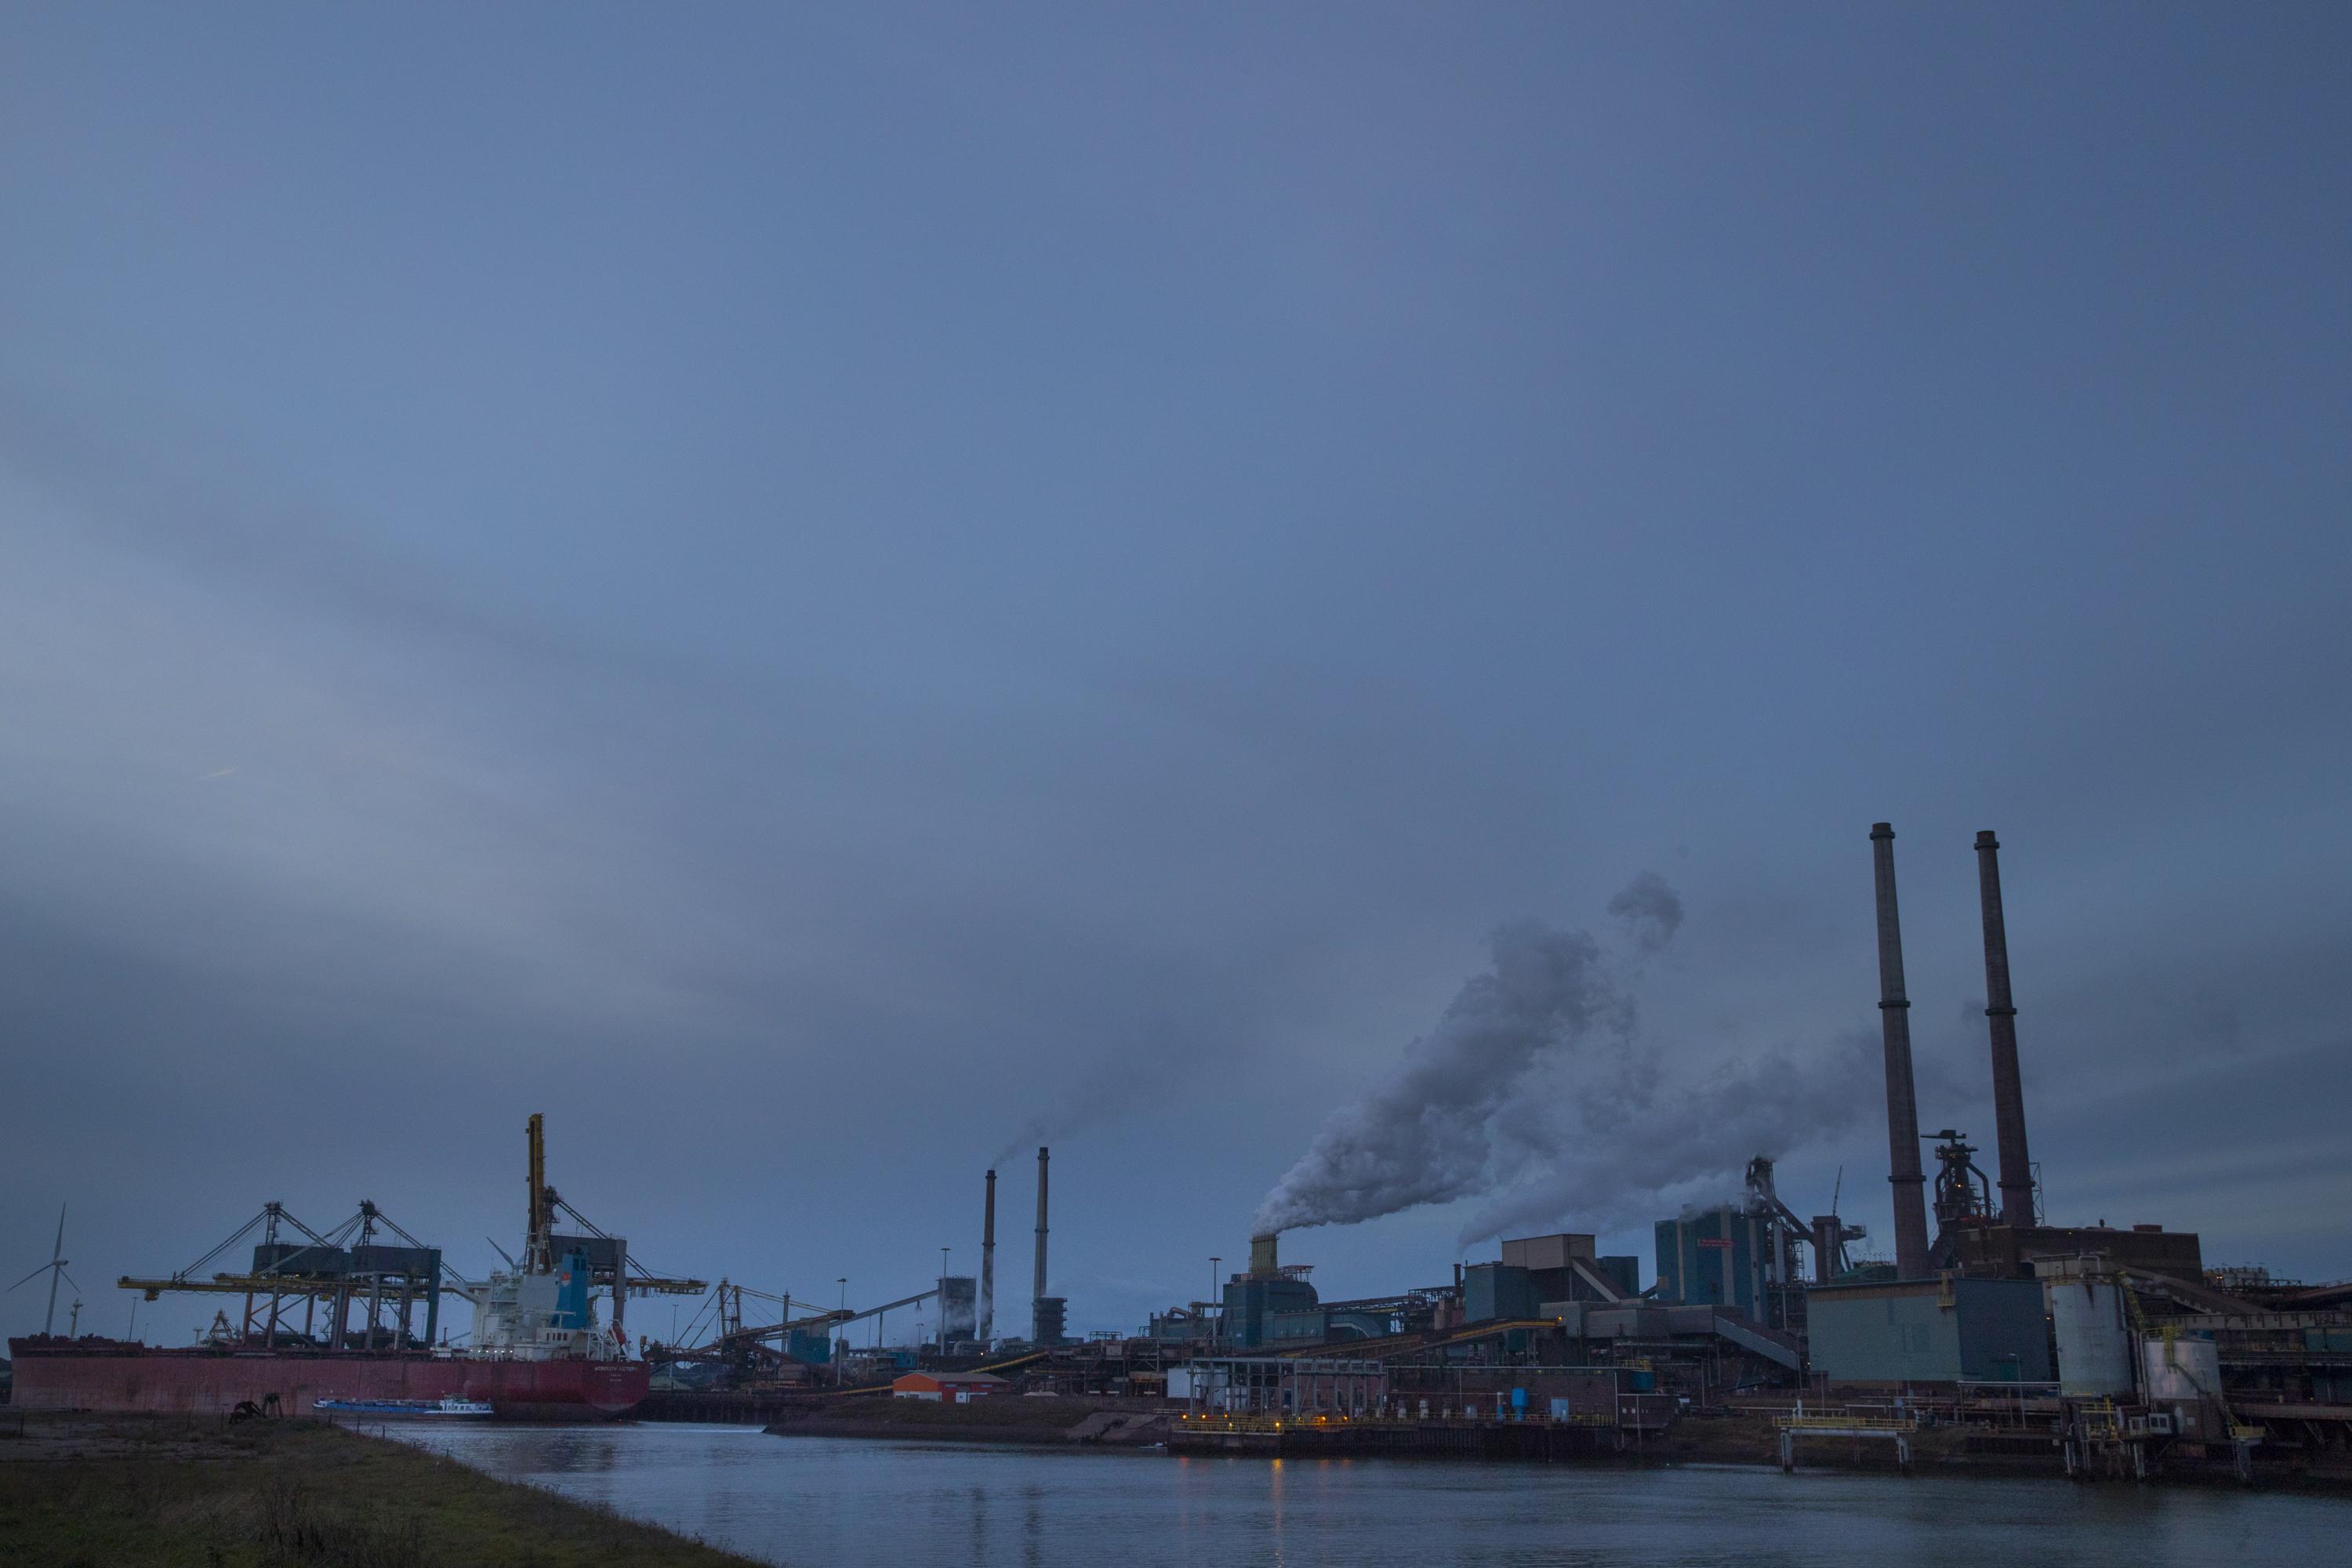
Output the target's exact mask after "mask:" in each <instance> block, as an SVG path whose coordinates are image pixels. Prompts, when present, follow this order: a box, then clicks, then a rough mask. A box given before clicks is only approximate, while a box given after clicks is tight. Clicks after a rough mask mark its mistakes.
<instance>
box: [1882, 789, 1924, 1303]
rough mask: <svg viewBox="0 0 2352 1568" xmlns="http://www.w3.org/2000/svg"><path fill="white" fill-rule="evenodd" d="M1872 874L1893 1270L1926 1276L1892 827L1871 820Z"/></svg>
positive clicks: (1921, 1184)
mask: <svg viewBox="0 0 2352 1568" xmlns="http://www.w3.org/2000/svg"><path fill="white" fill-rule="evenodd" d="M1870 849H1871V860H1872V862H1873V865H1874V869H1875V870H1876V872H1877V879H1878V1019H1879V1026H1880V1028H1881V1029H1882V1030H1883V1031H1884V1033H1885V1037H1886V1142H1887V1152H1888V1156H1889V1162H1890V1169H1889V1171H1888V1173H1887V1178H1886V1179H1887V1180H1888V1181H1889V1182H1891V1183H1893V1184H1894V1186H1895V1275H1896V1277H1897V1278H1899V1279H1926V1278H1927V1175H1926V1173H1924V1172H1923V1171H1921V1170H1920V1168H1919V1100H1918V1096H1917V1094H1916V1092H1915V1090H1914V1089H1913V1088H1912V1084H1911V1016H1910V1008H1911V1004H1910V1001H1909V1000H1908V999H1907V998H1906V997H1905V995H1904V994H1903V923H1902V921H1901V919H1900V918H1899V917H1898V916H1897V915H1896V913H1895V828H1894V826H1893V825H1892V824H1889V823H1885V822H1880V823H1874V824H1873V825H1872V826H1871V829H1870Z"/></svg>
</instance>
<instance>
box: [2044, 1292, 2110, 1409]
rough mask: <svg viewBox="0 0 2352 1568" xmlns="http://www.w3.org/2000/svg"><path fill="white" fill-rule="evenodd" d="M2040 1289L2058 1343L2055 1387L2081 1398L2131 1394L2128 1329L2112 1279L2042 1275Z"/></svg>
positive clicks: (2064, 1392) (2061, 1391)
mask: <svg viewBox="0 0 2352 1568" xmlns="http://www.w3.org/2000/svg"><path fill="white" fill-rule="evenodd" d="M2042 1294H2043V1295H2044V1297H2045V1298H2046V1299H2047V1300H2048V1301H2049V1303H2050V1327H2051V1331H2052V1333H2053V1336H2054V1337H2055V1338H2056V1340H2057V1342H2058V1391H2059V1392H2060V1393H2061V1394H2071V1395H2076V1396H2082V1397H2090V1396H2095V1395H2103V1394H2105V1395H2113V1394H2129V1393H2131V1391H2132V1355H2131V1331H2130V1330H2129V1328H2128V1327H2127V1326H2126V1323H2125V1321H2124V1293H2123V1291H2122V1290H2121V1289H2118V1288H2117V1287H2116V1282H2115V1281H2114V1280H2113V1279H2103V1278H2101V1277H2099V1276H2097V1275H2094V1274H2073V1275H2065V1276H2062V1277H2060V1278H2057V1279H2045V1280H2044V1281H2043V1282H2042Z"/></svg>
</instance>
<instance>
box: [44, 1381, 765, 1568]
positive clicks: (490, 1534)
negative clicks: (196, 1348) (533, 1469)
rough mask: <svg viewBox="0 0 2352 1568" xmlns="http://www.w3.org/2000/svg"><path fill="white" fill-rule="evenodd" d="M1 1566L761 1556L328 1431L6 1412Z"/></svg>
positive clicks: (394, 1565)
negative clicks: (726, 1549) (720, 1548)
mask: <svg viewBox="0 0 2352 1568" xmlns="http://www.w3.org/2000/svg"><path fill="white" fill-rule="evenodd" d="M0 1558H5V1561H6V1562H7V1563H10V1564H11V1565H12V1568H14V1565H16V1564H23V1565H25V1568H69V1565H95V1564H100V1563H141V1564H153V1565H156V1568H182V1565H185V1568H263V1565H265V1564H268V1565H275V1564H285V1563H365V1564H368V1565H370V1568H427V1565H429V1564H441V1563H466V1564H468V1565H469V1568H509V1565H513V1568H520V1565H522V1564H530V1565H531V1568H588V1565H589V1564H592V1563H593V1564H595V1565H597V1568H742V1565H743V1564H746V1563H749V1562H750V1561H751V1560H750V1559H748V1558H742V1557H737V1556H733V1555H731V1554H730V1553H728V1552H719V1551H718V1550H716V1549H714V1548H711V1547H708V1546H704V1545H701V1544H699V1543H698V1542H691V1541H687V1540H684V1539H682V1538H681V1537H678V1536H676V1535H672V1534H670V1533H669V1532H667V1531H662V1530H657V1529H655V1528H654V1527H652V1526H650V1525H643V1524H637V1523H635V1522H632V1521H628V1520H625V1519H621V1518H619V1517H617V1516H616V1515H614V1514H611V1513H606V1512H604V1511H601V1510H596V1509H593V1508H589V1507H587V1506H585V1505H583V1504H581V1503H576V1502H572V1501H571V1500H567V1499H564V1498H560V1497H557V1496H555V1495H554V1494H553V1493H551V1492H545V1491H541V1490H538V1489H534V1488H530V1487H525V1486H519V1485H516V1484H514V1483H513V1482H510V1481H500V1480H494V1479H491V1478H489V1477H488V1476H485V1475H481V1474H479V1473H478V1472H476V1471H473V1470H469V1469H467V1468H465V1467H464V1466H462V1465H460V1464H458V1463H457V1461H455V1460H453V1459H446V1458H440V1457H438V1456H436V1455H433V1454H427V1453H425V1452H423V1451H422V1450H420V1449H417V1448H413V1447H408V1446H407V1445H405V1444H402V1443H397V1442H391V1441H386V1440H384V1439H382V1438H379V1437H373V1436H362V1435H360V1434H358V1433H356V1432H352V1431H348V1430H343V1429H340V1428H337V1427H333V1426H327V1425H325V1424H324V1423H320V1422H311V1421H292V1420H287V1421H247V1422H240V1423H237V1424H236V1425H230V1424H229V1423H227V1422H226V1421H223V1420H219V1419H206V1418H193V1417H186V1416H169V1415H67V1414H62V1413H58V1414H49V1413H46V1412H18V1411H12V1410H6V1409H0Z"/></svg>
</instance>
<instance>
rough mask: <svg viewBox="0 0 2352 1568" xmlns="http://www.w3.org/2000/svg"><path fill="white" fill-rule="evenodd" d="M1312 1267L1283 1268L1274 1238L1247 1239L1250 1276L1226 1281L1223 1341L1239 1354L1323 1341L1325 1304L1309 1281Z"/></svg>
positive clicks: (1292, 1266)
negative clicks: (1288, 1344) (1241, 1351)
mask: <svg viewBox="0 0 2352 1568" xmlns="http://www.w3.org/2000/svg"><path fill="white" fill-rule="evenodd" d="M1312 1271H1313V1266H1312V1265H1310V1264H1292V1265H1290V1266H1289V1267H1287V1268H1286V1267H1284V1266H1283V1264H1282V1262H1281V1261H1280V1259H1279V1258H1277V1257H1276V1238H1275V1237H1271V1236H1254V1237H1250V1266H1249V1271H1248V1272H1247V1273H1244V1274H1236V1275H1234V1277H1233V1278H1232V1279H1228V1280H1226V1281H1225V1302H1224V1306H1225V1314H1224V1320H1225V1340H1226V1342H1227V1343H1229V1344H1231V1345H1233V1346H1234V1348H1235V1349H1237V1350H1254V1349H1255V1348H1256V1347H1258V1346H1260V1345H1269V1344H1275V1343H1277V1342H1286V1341H1289V1342H1297V1341H1306V1342H1313V1341H1316V1340H1319V1339H1321V1338H1322V1337H1323V1333H1324V1321H1323V1300H1322V1298H1321V1297H1320V1296H1318V1295H1317V1294H1316V1292H1315V1287H1314V1286H1312V1285H1309V1284H1308V1283H1307V1275H1308V1274H1309V1273H1311V1272H1312Z"/></svg>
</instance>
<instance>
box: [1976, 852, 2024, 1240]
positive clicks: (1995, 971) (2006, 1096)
mask: <svg viewBox="0 0 2352 1568" xmlns="http://www.w3.org/2000/svg"><path fill="white" fill-rule="evenodd" d="M1977 889H1978V891H1979V894H1980V895H1981V896H1982V898H1983V901H1984V950H1985V1020H1986V1022H1987V1023H1988V1024H1990V1026H1991V1029H1992V1121H1993V1134H1994V1136H1995V1137H1996V1138H1997V1139H1998V1140H1999V1142H2000V1223H2001V1224H2003V1225H2013V1226H2028V1225H2032V1223H2033V1163H2032V1161H2031V1160H2030V1159H2028V1158H2027V1156H2026V1152H2025V1086H2024V1084H2023V1083H2022V1082H2021V1081H2020V1079H2019V1078H2018V1072H2017V1008H2016V1007H2015V1006H2014V1005H2011V999H2010V994H2009V927H2008V925H2007V924H2006V923H2005V922H2004V921H2002V919H2001V913H2000V839H1998V838H1995V837H1993V836H1992V829H1990V828H1989V827H1988V828H1986V829H1985V830H1984V831H1983V832H1982V833H1979V834H1978V835H1977Z"/></svg>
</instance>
